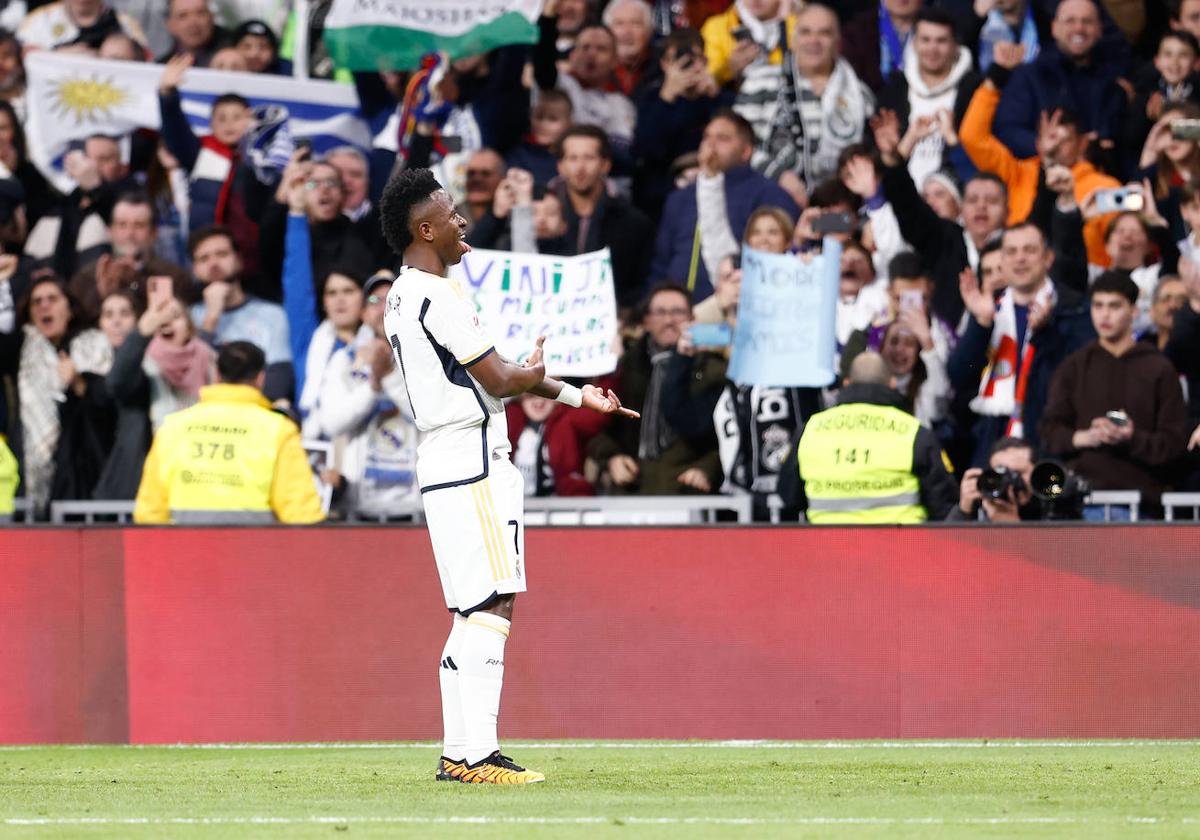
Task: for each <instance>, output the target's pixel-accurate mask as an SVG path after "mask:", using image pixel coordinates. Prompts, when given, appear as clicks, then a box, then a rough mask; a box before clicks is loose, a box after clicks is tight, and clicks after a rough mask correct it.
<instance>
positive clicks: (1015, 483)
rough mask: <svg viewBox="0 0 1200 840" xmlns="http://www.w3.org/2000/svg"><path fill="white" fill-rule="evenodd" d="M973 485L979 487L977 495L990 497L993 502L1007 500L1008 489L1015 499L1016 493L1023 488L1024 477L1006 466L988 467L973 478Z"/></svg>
mask: <svg viewBox="0 0 1200 840" xmlns="http://www.w3.org/2000/svg"><path fill="white" fill-rule="evenodd" d="M975 486H976V487H978V488H979V495H981V496H983V497H984V498H985V499H991V500H992V501H993V502H996V501H1007V500H1008V498H1009V497H1008V491H1009V490H1012V493H1013V498H1014V499H1015V498H1016V495H1017V494H1018V493H1020V492H1021V491H1022V490H1024V489H1025V479H1023V478H1021V474H1020V473H1019V472H1017V471H1016V470H1010V469H1009V468H1008V467H989V468H988V469H986V470H984V471H983V472H981V473H980V474H979V477H978V478H977V479H975Z"/></svg>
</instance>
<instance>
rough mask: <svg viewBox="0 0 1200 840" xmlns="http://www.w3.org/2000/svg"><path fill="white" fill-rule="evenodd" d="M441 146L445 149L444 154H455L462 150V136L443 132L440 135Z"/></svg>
mask: <svg viewBox="0 0 1200 840" xmlns="http://www.w3.org/2000/svg"><path fill="white" fill-rule="evenodd" d="M442 148H444V149H445V150H446V154H448V155H453V154H457V153H459V152H461V151H462V150H463V141H462V138H461V137H459V136H458V135H457V134H449V135H446V134H443V135H442Z"/></svg>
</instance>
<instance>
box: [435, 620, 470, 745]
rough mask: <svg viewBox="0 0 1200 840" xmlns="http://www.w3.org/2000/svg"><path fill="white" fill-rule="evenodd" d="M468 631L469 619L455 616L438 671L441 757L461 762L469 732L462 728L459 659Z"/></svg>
mask: <svg viewBox="0 0 1200 840" xmlns="http://www.w3.org/2000/svg"><path fill="white" fill-rule="evenodd" d="M466 630H467V620H466V619H465V618H463V617H462V616H461V615H458V614H455V616H454V622H453V623H452V624H451V625H450V635H449V636H447V637H446V646H445V647H444V648H442V662H441V665H440V666H439V668H438V680H439V682H440V683H441V685H442V728H443V730H444V732H445V733H446V738H445V745H444V746H443V747H442V755H444V756H446V758H449V759H452V760H453V761H462V760H463V756H464V755H465V754H466V749H467V730H466V727H464V726H463V715H462V703H461V702H460V700H459V686H458V657H459V650H460V649H461V648H462V640H463V636H464V635H465V634H466Z"/></svg>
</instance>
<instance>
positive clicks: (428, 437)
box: [383, 266, 510, 493]
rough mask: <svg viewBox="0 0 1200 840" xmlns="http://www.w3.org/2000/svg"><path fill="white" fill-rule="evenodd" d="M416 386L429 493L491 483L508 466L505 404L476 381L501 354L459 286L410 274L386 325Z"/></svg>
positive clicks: (411, 388) (413, 399) (403, 273)
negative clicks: (479, 367)
mask: <svg viewBox="0 0 1200 840" xmlns="http://www.w3.org/2000/svg"><path fill="white" fill-rule="evenodd" d="M383 324H384V329H385V331H386V332H387V336H388V341H389V342H390V343H391V345H392V352H393V354H394V355H395V357H396V364H397V365H398V366H399V367H400V370H401V372H402V373H403V375H404V381H405V383H407V386H408V398H409V402H410V403H411V405H412V410H413V419H414V420H415V421H416V424H417V428H419V429H420V430H421V431H423V432H425V433H426V434H425V439H424V440H423V441H422V442H421V444H420V446H419V447H418V448H417V481H418V482H419V483H420V486H421V492H422V493H424V492H427V491H429V490H437V489H439V488H442V487H454V486H457V485H461V484H470V483H471V482H475V481H479V480H481V479H483V478H486V477H487V475H488V471H489V469H490V465H491V462H492V461H493V460H501V459H504V460H508V452H509V449H510V447H509V442H508V422H507V420H506V418H505V416H504V402H503V401H502V400H501V399H499V398H498V397H493V396H492V395H491V394H489V393H488V392H487V391H485V390H484V388H483V386H482V385H480V384H479V382H478V381H477V380H476V379H475V377H473V376H471V373H470V368H471V366H472V365H474V364H476V363H477V362H479V361H480V360H482V359H484V358H486V357H487V356H488V355H490V354H491V353H494V352H496V348H495V346H494V345H493V344H492V342H491V340H490V339H489V338H488V337H487V335H486V334H485V333H484V331H483V327H482V326H481V325H480V323H479V316H478V315H477V314H476V312H475V304H474V303H472V302H471V299H470V298H469V297H468V296H467V294H466V292H464V291H463V289H462V287H461V285H460V284H459V282H458V281H457V280H454V279H451V278H448V277H438V276H437V275H434V274H430V273H428V272H426V271H421V270H419V269H416V268H411V267H409V266H404V267H402V268H401V269H400V274H399V275H398V276H397V277H396V281H395V282H394V283H393V284H392V289H391V291H390V292H388V297H387V309H386V314H385V315H384V319H383Z"/></svg>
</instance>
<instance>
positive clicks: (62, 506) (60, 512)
mask: <svg viewBox="0 0 1200 840" xmlns="http://www.w3.org/2000/svg"><path fill="white" fill-rule="evenodd" d="M50 521H51V522H53V523H54V524H55V525H65V524H68V523H72V522H82V523H84V524H87V525H91V524H93V523H96V522H117V523H121V524H128V523H132V522H133V501H132V500H128V501H126V500H122V501H116V500H111V501H73V502H51V503H50Z"/></svg>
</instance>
